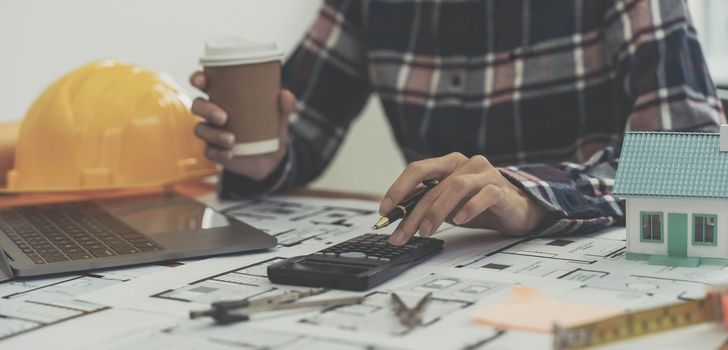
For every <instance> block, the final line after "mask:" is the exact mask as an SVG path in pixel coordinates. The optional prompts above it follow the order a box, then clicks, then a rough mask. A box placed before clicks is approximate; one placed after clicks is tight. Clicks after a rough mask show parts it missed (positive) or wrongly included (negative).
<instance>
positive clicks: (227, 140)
mask: <svg viewBox="0 0 728 350" xmlns="http://www.w3.org/2000/svg"><path fill="white" fill-rule="evenodd" d="M225 143H226V144H227V145H228V146H232V145H233V144H234V143H235V136H233V135H226V136H225Z"/></svg>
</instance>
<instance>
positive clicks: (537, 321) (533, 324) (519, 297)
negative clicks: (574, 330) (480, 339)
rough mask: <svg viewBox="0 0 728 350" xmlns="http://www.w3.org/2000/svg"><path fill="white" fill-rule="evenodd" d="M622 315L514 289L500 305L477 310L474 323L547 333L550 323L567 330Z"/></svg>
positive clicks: (524, 288)
mask: <svg viewBox="0 0 728 350" xmlns="http://www.w3.org/2000/svg"><path fill="white" fill-rule="evenodd" d="M622 312H623V310H621V309H619V308H615V307H609V306H602V305H592V304H572V303H565V302H562V301H559V300H556V299H553V298H550V297H548V296H546V295H543V294H542V293H541V292H539V291H538V290H536V289H534V288H531V287H527V286H516V287H513V289H512V290H511V295H510V296H509V297H508V299H507V300H506V301H505V302H504V303H502V304H494V305H489V306H486V307H485V308H483V309H480V310H479V311H477V312H476V313H475V315H474V320H475V322H478V323H483V324H486V325H489V326H492V327H495V328H498V329H515V330H524V331H531V332H543V333H550V332H551V331H552V328H553V326H554V324H558V325H561V326H565V327H569V326H574V325H577V324H581V323H585V322H590V321H594V320H596V319H600V318H605V317H610V316H615V315H618V314H621V313H622Z"/></svg>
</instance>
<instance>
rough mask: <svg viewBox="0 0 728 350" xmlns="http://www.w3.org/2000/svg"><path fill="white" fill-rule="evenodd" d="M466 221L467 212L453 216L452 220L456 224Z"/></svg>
mask: <svg viewBox="0 0 728 350" xmlns="http://www.w3.org/2000/svg"><path fill="white" fill-rule="evenodd" d="M464 221H465V213H457V215H455V217H453V218H452V222H454V223H455V225H462V224H463V222H464Z"/></svg>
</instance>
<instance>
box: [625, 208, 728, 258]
mask: <svg viewBox="0 0 728 350" xmlns="http://www.w3.org/2000/svg"><path fill="white" fill-rule="evenodd" d="M640 211H657V212H660V211H661V212H662V213H663V220H662V225H663V227H662V232H663V241H662V242H661V243H660V242H641V241H640ZM668 213H683V214H687V215H688V235H687V239H688V244H687V246H688V253H687V254H688V256H692V257H706V258H722V259H726V258H728V230H726V228H728V201H726V200H724V199H722V200H721V199H700V198H680V199H657V198H632V197H628V198H627V218H626V220H627V221H626V226H627V251H628V252H632V253H644V254H657V255H667V242H668V233H667V214H668ZM693 214H715V215H717V216H718V219H717V220H718V222H717V225H718V228H717V232H716V238H717V245H716V246H700V245H695V246H694V245H693V244H692V239H693Z"/></svg>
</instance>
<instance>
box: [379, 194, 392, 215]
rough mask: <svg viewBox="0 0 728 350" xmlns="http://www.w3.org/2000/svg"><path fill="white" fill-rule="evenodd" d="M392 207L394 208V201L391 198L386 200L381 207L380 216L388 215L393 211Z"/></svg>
mask: <svg viewBox="0 0 728 350" xmlns="http://www.w3.org/2000/svg"><path fill="white" fill-rule="evenodd" d="M392 207H394V203H392V200H391V199H389V198H384V200H383V201H382V204H380V205H379V215H382V216H384V215H387V214H388V213H389V211H390V210H392Z"/></svg>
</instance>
